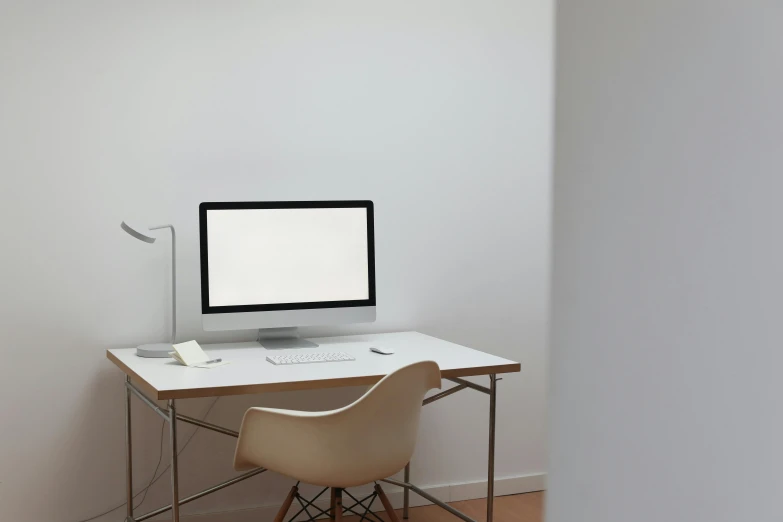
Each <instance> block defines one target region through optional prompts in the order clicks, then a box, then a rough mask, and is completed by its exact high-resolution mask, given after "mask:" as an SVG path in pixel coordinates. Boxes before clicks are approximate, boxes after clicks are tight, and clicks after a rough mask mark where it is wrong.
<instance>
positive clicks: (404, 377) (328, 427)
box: [234, 361, 441, 489]
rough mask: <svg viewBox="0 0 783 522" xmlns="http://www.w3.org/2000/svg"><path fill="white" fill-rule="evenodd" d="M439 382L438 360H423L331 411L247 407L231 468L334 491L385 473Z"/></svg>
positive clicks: (400, 462) (394, 467) (403, 451)
mask: <svg viewBox="0 0 783 522" xmlns="http://www.w3.org/2000/svg"><path fill="white" fill-rule="evenodd" d="M340 364H350V363H340ZM440 386H441V382H440V369H439V368H438V365H437V364H436V363H435V362H433V361H425V362H419V363H415V364H411V365H409V366H405V367H403V368H400V369H399V370H397V371H395V372H394V373H391V374H389V375H387V376H386V377H384V378H383V379H382V380H381V381H380V382H378V383H377V384H376V385H375V386H373V387H372V388H371V389H370V390H369V391H368V392H367V393H366V394H364V396H362V397H361V398H360V399H359V400H357V401H356V402H354V403H353V404H351V405H349V406H346V407H344V408H340V409H338V410H333V411H325V412H302V411H291V410H277V409H269V408H250V409H249V410H247V412H246V413H245V416H244V418H243V419H242V427H241V428H240V430H239V440H238V441H237V448H236V454H235V455H234V468H235V469H236V470H237V471H242V470H248V469H253V468H257V467H263V468H267V469H269V470H271V471H276V472H278V473H281V474H283V475H287V476H289V477H291V478H294V479H296V480H300V481H302V482H305V483H308V484H314V485H318V486H323V487H331V488H337V489H341V488H349V487H355V486H359V485H362V484H368V483H370V482H373V481H376V480H380V479H383V478H387V477H390V476H392V475H394V474H395V473H397V472H398V471H400V470H401V469H402V468H404V467H405V465H406V464H407V463H408V462H409V461H410V459H411V456H412V455H413V449H414V446H415V444H416V436H417V432H418V429H419V416H420V413H421V407H422V400H423V398H424V395H425V393H426V392H427V391H428V390H430V389H432V388H440Z"/></svg>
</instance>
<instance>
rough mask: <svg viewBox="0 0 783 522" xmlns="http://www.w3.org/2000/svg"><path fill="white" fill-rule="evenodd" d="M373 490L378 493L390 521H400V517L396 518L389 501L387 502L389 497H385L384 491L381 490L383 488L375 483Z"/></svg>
mask: <svg viewBox="0 0 783 522" xmlns="http://www.w3.org/2000/svg"><path fill="white" fill-rule="evenodd" d="M375 492H376V493H378V496H379V497H380V498H381V502H382V503H383V507H384V509H386V514H387V515H389V520H390V522H400V519H399V518H397V513H396V512H395V511H394V508H393V507H392V505H391V502H389V497H387V496H386V493H384V492H383V488H382V487H381V485H380V484H376V485H375Z"/></svg>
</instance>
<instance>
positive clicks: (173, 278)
mask: <svg viewBox="0 0 783 522" xmlns="http://www.w3.org/2000/svg"><path fill="white" fill-rule="evenodd" d="M162 228H168V229H170V230H171V344H174V343H176V342H177V234H176V232H175V231H174V225H159V226H156V227H150V230H160V229H162Z"/></svg>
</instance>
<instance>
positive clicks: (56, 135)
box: [0, 0, 552, 522]
mask: <svg viewBox="0 0 783 522" xmlns="http://www.w3.org/2000/svg"><path fill="white" fill-rule="evenodd" d="M551 10H552V6H551V5H550V2H549V1H548V0H525V1H523V2H511V1H509V2H500V1H493V2H481V3H476V2H470V1H453V0H450V1H445V0H444V1H432V0H428V1H420V2H381V3H379V2H360V1H353V2H297V1H287V2H247V3H236V2H209V3H207V2H189V1H188V2H185V1H182V2H173V1H169V2H105V1H93V2H84V1H79V2H67V3H62V2H43V1H38V2H22V1H19V2H11V3H9V2H3V4H2V7H0V76H1V77H2V81H0V104H1V110H0V114H1V116H0V175H1V176H2V187H1V189H0V190H1V191H2V195H3V204H2V206H0V208H1V209H2V210H0V212H1V213H2V214H1V215H0V219H2V223H3V226H2V228H1V229H0V230H2V232H0V233H1V234H2V244H3V249H2V257H1V258H0V269H1V270H2V273H3V277H2V291H0V317H2V318H3V319H2V346H3V348H2V352H3V355H4V361H5V362H4V364H2V365H0V368H2V369H0V375H1V376H2V378H0V390H1V391H2V395H3V398H4V400H3V401H2V402H1V403H0V419H2V429H1V430H0V520H4V521H6V520H8V521H14V522H44V521H46V522H58V521H61V522H71V521H75V520H78V519H81V518H85V517H88V516H91V515H94V514H97V513H98V512H100V511H101V510H103V509H107V508H109V507H112V506H114V505H116V504H118V503H120V502H122V500H123V487H124V486H123V483H124V460H123V459H124V457H123V420H122V419H123V413H122V396H123V391H122V376H121V374H120V372H119V371H118V370H116V369H115V368H114V367H113V366H112V365H111V364H110V363H109V362H108V361H106V360H105V356H104V350H105V349H106V348H109V347H120V346H133V345H135V344H137V343H142V342H150V341H156V340H161V339H163V338H164V337H165V332H166V329H167V327H168V322H167V321H164V317H165V316H166V313H167V310H168V302H167V301H166V299H167V298H166V297H165V296H167V295H168V292H167V285H168V284H169V281H168V275H167V274H168V264H167V261H166V259H167V256H168V255H169V254H168V240H167V239H162V240H161V241H160V242H159V243H156V244H155V245H145V244H143V243H140V242H138V241H134V240H133V239H131V238H130V237H128V236H127V235H126V234H124V233H122V231H121V230H120V228H119V223H120V221H121V220H123V219H133V218H136V219H140V220H142V221H144V222H148V223H150V224H156V223H166V222H172V223H174V224H175V225H176V226H177V231H178V233H179V240H180V243H179V245H180V263H179V274H180V281H179V292H180V301H179V306H180V337H179V338H180V339H182V340H185V339H190V338H197V339H199V340H200V341H209V340H218V339H229V338H233V339H248V338H250V337H252V333H251V332H241V333H238V334H235V335H226V334H212V335H208V334H205V333H204V332H202V330H201V326H200V317H199V290H198V261H197V253H198V242H197V205H198V203H199V202H201V201H205V200H284V199H335V198H347V199H350V198H370V199H373V200H374V201H375V203H376V237H377V259H378V261H377V275H378V299H379V306H378V321H377V323H375V324H372V325H362V326H357V327H355V328H343V329H315V330H312V332H313V333H328V332H338V331H357V332H359V331H370V330H372V331H391V330H400V329H417V330H421V331H423V332H425V333H429V334H432V335H436V336H441V337H443V338H446V339H449V340H452V341H455V342H459V343H462V344H466V345H470V346H475V347H478V348H481V349H484V350H486V351H488V352H491V353H495V354H498V355H501V356H505V357H509V358H513V359H516V360H520V361H521V362H522V367H523V369H524V370H523V372H522V373H521V374H519V375H514V376H510V377H508V378H507V379H505V380H503V381H502V383H501V384H500V387H501V395H500V406H499V424H498V428H499V435H498V458H497V472H498V475H499V476H500V477H508V476H518V475H524V474H529V473H538V472H542V471H544V469H545V462H544V395H545V393H544V389H545V383H544V373H545V371H544V363H545V357H544V338H545V334H546V322H547V284H548V283H547V280H548V253H547V251H548V241H549V240H548V237H549V232H548V229H549V146H550V113H551V108H550V102H551V94H550V90H551V81H550V77H551V42H550V39H551V25H552V23H551V22H552V20H551ZM356 393H358V391H356V390H353V391H348V392H345V391H343V392H339V391H334V392H332V393H327V394H318V395H315V394H309V393H298V394H288V395H278V396H270V397H249V398H233V399H231V398H229V399H222V400H221V401H220V402H218V404H217V405H216V406H215V408H214V409H213V410H212V412H211V413H210V417H209V418H210V419H211V420H213V421H216V422H222V423H225V424H227V425H231V426H237V425H238V423H239V420H240V416H241V413H242V411H243V410H244V409H245V408H247V407H248V406H249V405H251V404H256V405H258V404H285V405H288V406H292V407H307V406H311V407H330V406H334V405H337V404H342V403H344V402H345V401H346V400H350V398H351V397H353V396H355V395H356ZM457 397H458V398H457ZM208 405H209V401H189V402H186V403H184V404H183V405H182V409H183V410H185V411H187V412H189V413H191V414H193V415H201V414H203V412H204V411H205V410H206V408H207V407H208ZM485 420H486V398H485V397H484V396H481V395H479V394H464V395H461V396H456V397H455V398H450V399H448V400H446V401H444V402H442V403H438V404H437V405H434V406H433V407H432V409H431V410H430V411H428V412H427V415H426V419H425V420H424V423H423V426H422V433H421V442H420V445H419V448H418V455H417V457H416V460H415V462H414V476H415V477H416V479H417V481H418V482H420V483H422V484H424V485H427V484H430V485H431V484H452V483H460V482H469V481H474V480H482V478H483V477H484V476H485V466H486V463H485V462H486V457H485V440H486V428H485ZM135 430H136V433H135V435H136V441H137V442H136V450H137V454H136V455H137V464H138V468H137V474H136V477H137V480H136V483H137V487H141V485H142V483H143V482H144V481H146V480H148V477H149V476H150V475H151V473H152V470H153V468H154V466H155V463H156V460H157V455H158V440H159V439H158V436H159V433H160V432H159V430H160V419H158V418H156V417H155V416H154V414H151V413H149V412H148V411H145V410H143V409H142V408H138V409H137V414H136V426H135ZM190 432H191V430H190V429H187V428H184V429H183V436H186V435H187V434H189V433H190ZM232 454H233V447H232V445H231V441H230V440H226V439H223V438H220V437H219V436H217V435H214V434H210V433H199V434H198V435H197V436H196V437H195V439H193V443H192V444H191V446H189V447H188V448H187V450H185V453H183V456H182V458H181V462H182V469H183V479H182V483H181V490H182V491H183V492H184V494H188V493H192V492H194V491H197V490H198V489H200V488H201V487H204V486H206V485H210V484H211V483H213V482H216V481H217V480H218V479H223V478H225V477H228V476H231V475H232V473H233V472H232V470H231V465H230V463H231V457H232ZM199 455H201V457H200V459H201V460H194V457H197V456H199ZM166 458H167V457H166V454H165V452H164V463H165V459H166ZM285 487H286V481H283V480H280V479H279V478H276V477H273V476H271V474H270V475H269V476H262V477H259V478H257V479H253V480H252V481H249V482H247V483H245V484H243V485H242V486H238V487H237V488H236V489H228V490H225V491H223V492H221V493H220V494H218V495H216V496H215V497H211V498H210V497H208V498H206V499H203V500H201V501H198V502H194V503H193V504H190V505H188V506H187V510H186V511H187V512H203V511H212V510H220V509H233V508H239V507H248V506H255V505H260V504H265V503H271V502H274V501H276V500H278V499H279V498H280V497H281V496H282V495H283V491H284V489H285ZM167 494H168V484H167V478H164V479H162V480H161V481H160V482H158V483H157V484H156V485H155V486H154V487H153V490H152V492H151V493H150V495H149V497H148V499H147V502H146V503H145V507H144V508H143V509H142V511H143V510H144V509H146V508H148V507H155V506H156V505H160V504H162V503H163V502H164V501H165V500H166V496H167ZM121 513H122V512H115V513H114V514H113V515H111V516H107V517H104V518H103V519H101V520H117V519H118V517H121V516H122V514H121Z"/></svg>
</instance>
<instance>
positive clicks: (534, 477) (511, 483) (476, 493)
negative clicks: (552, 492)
mask: <svg viewBox="0 0 783 522" xmlns="http://www.w3.org/2000/svg"><path fill="white" fill-rule="evenodd" d="M359 489H360V491H363V490H362V489H361V488H359ZM383 489H384V490H385V491H386V494H387V496H388V497H389V500H390V501H391V503H392V505H393V506H394V507H395V508H396V509H399V508H402V488H398V487H395V486H392V485H390V484H385V485H384V488H383ZM422 489H423V490H424V491H426V492H427V493H429V494H430V495H432V496H434V497H436V498H438V499H440V500H442V501H444V502H457V501H460V500H472V499H475V498H485V497H486V496H487V481H486V480H483V481H476V482H462V483H458V484H444V485H439V486H427V487H423V488H422ZM544 489H546V473H535V474H531V475H519V476H515V477H503V478H497V479H495V495H496V496H503V495H515V494H518V493H531V492H533V491H542V490H544ZM368 491H369V490H368ZM410 500H411V507H416V506H426V505H429V504H430V502H429V501H427V500H425V499H423V498H421V497H420V496H418V495H417V494H415V493H413V492H411V495H410ZM315 505H316V506H318V507H319V508H321V509H326V508H327V507H328V506H329V499H328V497H327V498H326V499H325V500H323V501H321V500H319V501H318V502H316V503H315ZM378 507H379V508H380V505H379V506H378ZM374 508H375V506H373V511H375V509H374ZM278 509H280V505H279V504H274V505H264V506H258V507H254V508H248V509H235V510H228V511H215V512H211V513H194V514H191V515H186V516H185V515H183V516H182V520H183V521H184V522H269V521H271V520H274V518H275V515H276V514H277V510H278ZM381 509H382V508H381ZM300 518H301V519H302V520H304V519H305V518H306V517H300Z"/></svg>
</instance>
